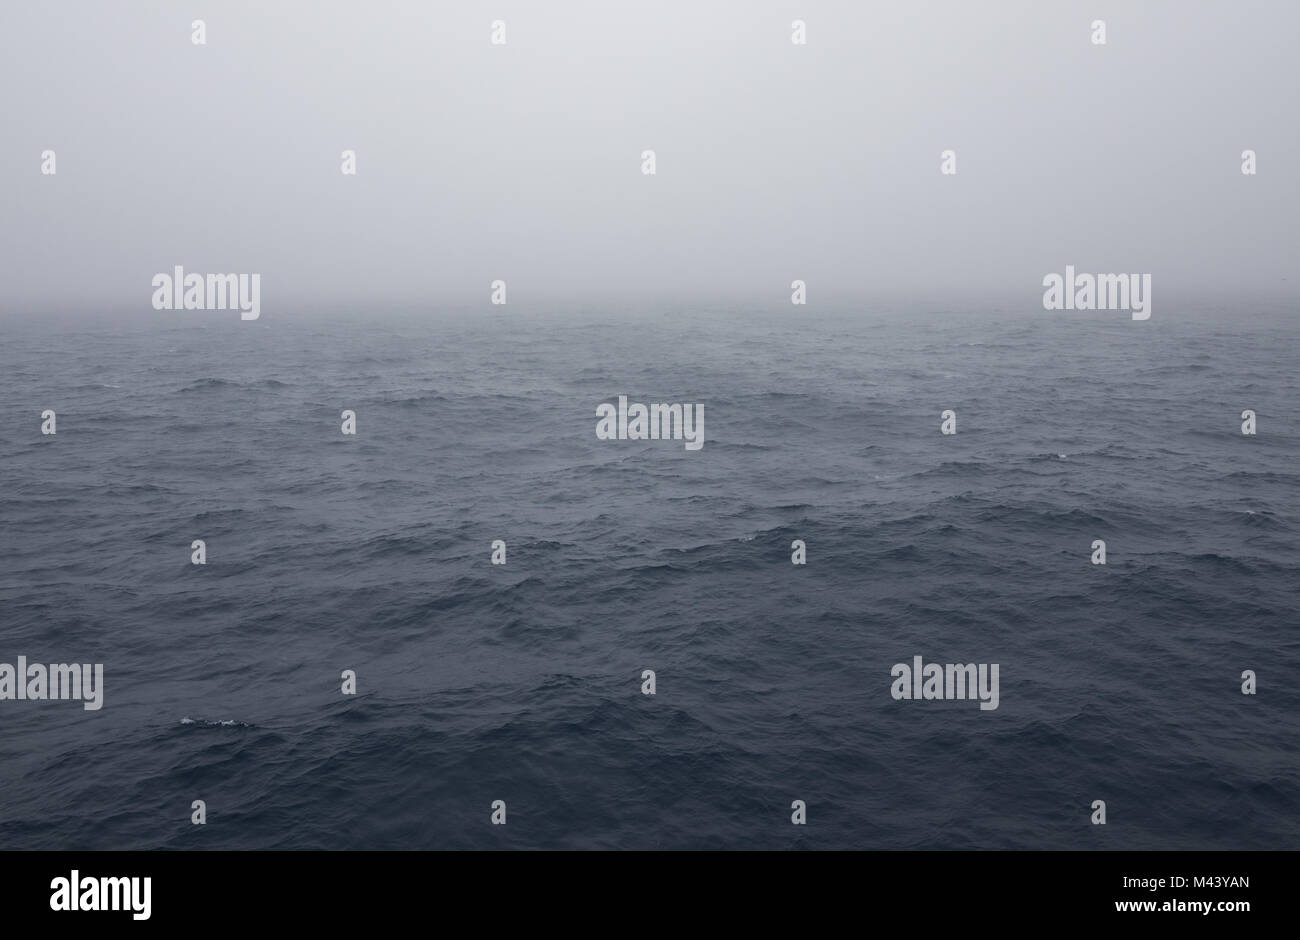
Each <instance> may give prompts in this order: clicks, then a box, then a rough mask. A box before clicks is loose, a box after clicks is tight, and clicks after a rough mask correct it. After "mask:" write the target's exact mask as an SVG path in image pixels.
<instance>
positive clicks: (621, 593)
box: [0, 308, 1300, 849]
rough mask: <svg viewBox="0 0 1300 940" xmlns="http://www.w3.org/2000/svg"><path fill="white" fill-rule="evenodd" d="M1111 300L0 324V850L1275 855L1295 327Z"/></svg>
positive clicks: (1289, 679) (1287, 622) (1288, 664)
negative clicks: (56, 676) (81, 685)
mask: <svg viewBox="0 0 1300 940" xmlns="http://www.w3.org/2000/svg"><path fill="white" fill-rule="evenodd" d="M1265 313H1268V314H1269V315H1265ZM1125 316H1126V315H1125V314H1122V313H1120V314H1106V313H1099V314H1074V315H1068V314H1048V313H1046V312H1044V311H1041V310H1040V311H1037V312H1035V313H1034V314H1033V315H1018V314H1013V313H1005V314H1000V313H997V312H989V311H971V312H969V313H963V312H956V311H944V310H930V309H918V310H916V311H912V312H907V311H892V312H891V311H879V312H877V313H875V314H872V315H867V314H865V313H862V312H860V311H844V312H843V315H842V316H838V317H825V318H823V317H821V316H818V317H816V318H814V317H813V315H811V314H807V315H805V314H802V313H800V314H799V315H796V316H792V315H790V314H784V313H782V314H760V313H755V312H753V311H745V310H734V309H733V310H679V309H674V310H643V311H638V312H628V313H617V312H610V311H603V312H596V313H592V314H590V315H586V316H576V315H575V316H568V317H560V316H558V315H554V316H552V315H547V314H544V313H539V314H537V315H535V316H520V315H512V316H509V317H507V316H504V315H503V316H500V317H497V316H491V317H488V316H484V315H482V314H481V313H480V314H478V315H474V316H470V315H461V316H454V315H447V316H434V315H428V316H420V315H415V314H406V315H396V314H394V315H391V316H389V315H386V314H385V313H384V312H382V311H365V312H357V313H355V314H354V315H350V316H332V317H325V316H321V317H313V316H307V315H304V316H300V317H297V318H277V317H276V316H274V315H273V314H272V313H271V312H266V313H264V314H263V317H262V319H261V320H259V321H256V322H252V323H242V322H240V321H239V319H238V316H237V314H234V313H200V312H193V313H189V314H185V315H183V316H181V315H177V316H175V317H174V318H173V317H171V315H169V318H168V319H165V320H163V319H159V320H151V321H144V322H138V323H134V324H126V323H122V322H117V321H115V320H114V319H113V318H111V317H108V316H105V317H103V318H100V319H98V320H95V321H91V322H89V323H83V324H75V323H69V322H58V323H55V322H48V323H47V322H35V321H15V322H7V323H4V324H3V325H0V329H2V330H3V344H0V410H2V411H3V414H4V425H3V439H2V440H0V507H2V508H0V525H2V528H0V618H2V623H0V638H2V639H3V643H2V644H0V662H8V663H14V662H15V661H16V657H17V656H19V655H25V656H26V657H27V658H28V660H29V661H31V662H46V663H51V662H95V663H100V662H102V663H103V664H104V672H105V678H104V707H103V708H102V710H100V711H98V712H88V711H85V710H83V709H82V708H81V706H80V705H79V704H78V703H76V702H58V701H47V702H31V701H25V702H18V701H0V730H2V733H0V794H2V798H0V848H5V849H23V848H31V849H36V848H50V849H138V848H168V849H203V848H237V849H260V848H292V849H317V848H322V849H381V848H402V849H408V848H409V849H443V848H651V849H653V848H683V849H710V848H769V849H778V848H835V849H842V848H863V849H875V848H884V849H914V848H921V849H938V848H955V849H1003V848H1017V849H1067V848H1089V849H1138V848H1159V849H1193V848H1197V849H1208V848H1223V849H1263V848H1295V847H1296V846H1297V844H1300V813H1298V812H1297V807H1298V806H1300V746H1298V745H1300V734H1297V731H1298V730H1300V718H1298V716H1300V623H1298V622H1297V613H1296V612H1297V608H1298V607H1300V604H1298V601H1300V594H1298V583H1300V582H1298V579H1297V573H1298V572H1300V485H1298V484H1300V420H1297V416H1296V415H1297V409H1298V408H1300V379H1298V378H1297V376H1298V375H1300V369H1298V366H1300V342H1298V341H1300V328H1298V327H1297V321H1296V319H1295V317H1294V315H1293V311H1288V310H1280V311H1279V310H1273V311H1271V313H1270V312H1268V311H1253V310H1247V309H1232V310H1227V309H1220V310H1210V311H1207V312H1204V315H1197V316H1192V315H1191V314H1189V313H1186V312H1184V311H1175V310H1173V309H1169V308H1167V309H1166V310H1164V311H1161V310H1158V311H1157V312H1156V315H1155V316H1153V318H1152V320H1150V321H1148V322H1146V323H1135V322H1132V321H1129V320H1126V319H1125ZM810 321H813V322H810ZM619 395H627V396H629V398H630V399H631V400H632V401H641V402H687V403H697V402H698V403H702V404H703V405H704V415H705V424H704V438H705V444H704V447H703V449H702V450H700V451H698V452H691V451H687V450H686V449H685V448H684V447H683V446H682V443H681V442H680V441H678V442H673V441H647V442H636V441H600V440H597V439H596V436H595V424H596V420H595V408H596V406H597V405H598V404H600V403H602V402H607V401H609V402H613V401H617V398H618V396H619ZM46 408H51V409H54V410H55V411H56V412H57V414H58V419H57V420H58V433H57V435H55V436H53V437H47V436H42V435H41V434H40V413H41V411H42V410H44V409H46ZM949 408H951V409H954V410H955V411H956V412H957V415H958V433H957V434H956V435H954V436H944V435H942V434H940V432H939V423H940V417H939V416H940V412H941V411H943V410H944V409H949ZM1246 408H1251V409H1253V410H1255V411H1256V412H1257V414H1258V416H1259V417H1258V421H1259V433H1258V434H1257V435H1256V436H1255V437H1246V436H1243V435H1242V434H1241V432H1240V423H1241V419H1240V417H1239V416H1240V413H1241V412H1242V410H1243V409H1246ZM343 409H353V410H355V411H356V412H357V416H358V417H357V424H358V434H357V436H356V437H355V438H346V437H344V436H343V435H342V434H341V433H340V412H341V411H342V410H343ZM197 538H202V539H204V540H206V543H207V553H208V563H207V565H206V566H195V565H191V564H190V543H191V541H192V540H194V539H197ZM494 539H504V540H505V541H506V542H507V546H508V549H507V552H508V555H507V557H508V563H507V564H506V565H505V566H492V565H491V564H490V563H489V558H490V545H491V542H492V540H494ZM795 539H802V540H804V541H805V542H806V543H807V552H808V563H807V565H806V566H802V567H797V566H795V565H792V564H791V562H790V553H791V542H792V541H793V540H795ZM1094 539H1104V540H1105V541H1106V543H1107V548H1108V564H1107V565H1106V566H1104V567H1102V566H1094V565H1092V564H1091V563H1090V554H1091V544H1092V542H1093V540H1094ZM916 655H920V656H923V657H924V658H925V660H926V661H927V662H940V663H947V662H963V663H964V662H976V663H994V662H995V663H998V664H999V665H1000V690H999V691H1000V705H999V707H998V708H997V709H996V710H994V711H981V710H980V709H979V708H978V704H977V703H976V702H972V701H961V702H924V701H901V702H900V701H895V700H893V698H892V697H891V695H890V685H891V676H890V667H891V666H892V665H893V664H894V663H897V662H907V663H910V662H911V660H912V657H913V656H916ZM345 669H352V670H355V671H356V673H357V677H358V694H357V695H355V696H344V695H342V694H340V674H341V672H342V671H343V670H345ZM644 669H653V670H655V671H656V673H657V694H656V695H655V696H652V697H651V696H645V695H642V694H641V673H642V670H644ZM1246 669H1252V670H1254V671H1255V672H1256V673H1257V675H1258V683H1259V692H1258V694H1257V695H1254V696H1247V695H1243V694H1242V693H1241V689H1240V686H1241V678H1240V677H1241V673H1242V672H1243V670H1246ZM199 799H201V800H204V801H205V802H206V805H207V824H206V825H204V826H195V825H192V824H191V823H190V813H191V803H192V802H193V801H194V800H199ZM498 799H500V800H505V801H506V804H507V807H508V810H507V812H508V817H507V818H508V823H507V825H505V826H494V825H491V824H490V821H489V820H490V814H491V804H492V802H493V801H494V800H498ZM1097 799H1102V800H1105V801H1106V804H1107V815H1108V823H1107V825H1105V826H1094V825H1091V824H1090V822H1089V817H1090V814H1091V804H1092V801H1093V800H1097ZM793 800H804V801H805V802H806V804H807V807H808V823H807V825H806V826H793V825H791V822H790V813H791V808H790V806H791V802H792V801H793Z"/></svg>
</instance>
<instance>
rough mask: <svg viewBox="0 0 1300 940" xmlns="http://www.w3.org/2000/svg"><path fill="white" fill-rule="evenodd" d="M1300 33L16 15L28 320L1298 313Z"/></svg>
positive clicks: (1126, 12) (1077, 12)
mask: <svg viewBox="0 0 1300 940" xmlns="http://www.w3.org/2000/svg"><path fill="white" fill-rule="evenodd" d="M196 18H202V19H204V20H205V21H206V24H207V39H208V43H207V45H206V46H194V45H192V44H191V41H190V22H191V20H193V19H196ZM494 19H503V20H505V21H506V24H507V27H506V28H507V39H508V41H507V44H506V45H505V46H493V45H491V44H490V42H489V33H490V24H491V22H492V21H493V20H494ZM792 19H803V20H805V21H806V22H807V24H808V27H807V28H808V44H807V45H806V46H795V45H792V44H791V42H790V21H791V20H792ZM1094 19H1104V20H1106V24H1107V34H1108V43H1107V45H1105V46H1100V47H1099V46H1094V45H1093V44H1092V43H1091V41H1090V23H1091V22H1092V21H1093V20H1094ZM1297 32H1300V4H1295V3H1291V2H1281V0H1272V2H1253V0H1235V2H1221V3H1220V2H1190V0H1184V2H1151V0H1148V2H1142V3H1127V2H1103V0H1090V2H1074V0H1051V2H1041V0H1024V2H1020V0H1016V2H1012V0H999V2H980V3H976V2H970V0H953V2H942V3H920V2H913V0H900V2H883V3H873V2H866V0H854V2H832V0H798V2H785V0H781V2H775V0H745V2H741V0H692V2H684V0H682V2H679V0H655V2H645V3H641V2H631V0H604V2H596V0H592V2H579V0H545V2H540V0H527V2H507V0H492V2H472V0H467V2H458V3H452V2H436V3H435V2H409V3H398V2H384V0H368V2H360V0H353V2H347V3H342V2H310V3H308V2H287V0H261V2H231V0H220V2H213V0H208V2H187V3H177V2H144V0H121V2H113V3H104V2H100V0H95V2H89V0H87V2H57V3H37V2H35V0H15V2H9V3H4V4H0V44H2V45H0V51H2V54H0V84H2V85H3V87H4V88H5V94H4V100H5V108H4V125H5V134H4V136H3V144H2V146H0V179H3V183H2V184H0V187H2V188H0V206H2V207H3V223H2V226H0V228H2V231H3V234H2V235H0V238H2V241H0V276H3V279H4V290H3V291H2V292H0V310H2V311H7V312H10V313H14V312H17V313H20V314H22V313H29V312H32V311H35V310H40V309H45V308H52V309H60V310H69V309H84V310H85V311H86V312H87V313H91V314H94V313H102V312H103V311H105V310H117V309H121V310H134V309H139V310H141V311H149V310H150V309H151V308H150V297H151V296H152V290H151V288H150V279H151V278H152V276H153V275H154V274H155V273H157V272H163V271H166V272H170V271H171V269H172V266H173V265H176V264H182V265H184V266H185V267H186V269H187V270H189V271H194V272H200V273H210V272H242V273H260V274H261V275H262V311H263V317H268V316H274V313H275V311H276V309H277V307H280V308H282V309H289V308H293V307H300V308H301V307H307V306H310V305H312V304H316V303H321V302H326V301H328V302H331V303H364V304H366V305H367V309H368V310H371V311H376V312H378V311H381V310H382V309H383V307H384V305H385V304H404V305H407V306H410V305H419V306H428V307H429V308H430V309H436V308H438V307H439V306H440V305H454V304H462V305H463V304H467V303H468V304H477V303H484V304H486V303H487V299H488V294H489V283H490V282H491V281H492V280H493V279H495V278H502V279H504V280H506V281H507V282H508V284H509V292H510V303H511V305H512V306H514V305H526V304H530V303H537V304H539V305H542V304H547V305H551V306H552V307H563V305H564V304H565V303H568V302H575V303H578V302H592V301H601V302H611V303H617V302H618V301H620V300H625V301H627V302H629V303H635V302H638V301H644V300H645V299H647V298H657V297H677V298H680V299H684V300H689V299H690V298H691V297H708V298H712V299H717V298H722V299H727V298H732V299H735V300H737V301H757V302H763V301H765V300H770V301H772V302H774V303H788V299H789V293H790V289H789V284H790V282H791V281H792V280H793V279H795V278H801V279H804V280H806V281H807V282H808V289H809V304H810V307H815V305H816V304H817V303H818V301H824V302H827V301H832V300H841V299H842V300H849V301H853V302H864V303H867V304H869V303H871V301H872V300H873V299H875V298H880V297H886V296H890V297H912V298H915V299H917V300H926V299H930V298H934V299H939V298H942V299H944V300H946V301H949V302H951V301H953V300H954V299H956V300H960V299H963V298H964V299H968V300H969V301H970V302H971V303H972V304H975V303H978V302H979V301H980V300H981V299H984V298H989V297H998V298H1011V299H1012V300H1015V301H1019V300H1020V299H1023V300H1024V302H1025V303H1028V304H1037V303H1039V302H1040V300H1041V295H1042V287H1041V286H1040V285H1041V279H1042V277H1043V275H1044V274H1046V273H1048V272H1050V271H1058V272H1060V271H1063V270H1064V266H1065V265H1066V264H1074V265H1075V266H1076V267H1077V268H1078V269H1079V270H1080V271H1093V272H1150V273H1151V274H1152V276H1153V280H1154V293H1155V309H1156V311H1157V315H1159V314H1160V313H1161V312H1162V311H1164V310H1167V309H1168V308H1167V307H1162V301H1163V300H1166V299H1171V298H1177V297H1196V296H1198V295H1205V294H1210V295H1225V296H1229V297H1231V296H1241V297H1246V296H1250V295H1256V294H1257V295H1260V296H1267V297H1272V298H1275V299H1284V300H1286V299H1294V298H1295V297H1296V295H1297V284H1298V282H1297V278H1296V275H1295V267H1296V264H1295V262H1296V258H1297V256H1298V254H1297V249H1298V248H1300V238H1298V237H1297V234H1296V220H1297V210H1298V209H1300V205H1298V203H1300V185H1297V182H1296V177H1295V174H1296V172H1297V170H1300V148H1298V147H1297V144H1298V138H1300V131H1298V128H1300V119H1297V112H1296V108H1297V102H1298V101H1300V66H1298V65H1297V61H1296V54H1295V52H1294V50H1292V49H1291V48H1290V46H1291V41H1290V40H1291V38H1293V37H1294V36H1295V35H1296V34H1297ZM45 149H53V150H55V151H56V153H57V159H58V174H57V176H53V177H46V176H42V175H41V173H40V154H41V151H42V150H45ZM344 149H354V150H356V151H357V157H358V170H359V172H358V175H357V176H355V177H346V176H344V175H342V174H341V173H340V170H339V166H340V153H341V152H342V151H343V150H344ZM645 149H653V150H655V151H656V153H657V160H658V174H657V175H656V176H653V177H647V176H643V175H642V174H641V171H640V163H641V160H640V154H641V151H642V150H645ZM945 149H953V150H956V151H957V165H958V174H957V176H955V177H945V176H942V175H941V174H940V173H939V162H940V161H939V156H940V152H941V151H942V150H945ZM1245 149H1253V150H1255V151H1256V152H1257V153H1258V161H1259V173H1258V175H1257V176H1254V177H1247V176H1243V175H1242V173H1241V171H1240V163H1241V159H1240V154H1241V151H1242V150H1245Z"/></svg>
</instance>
